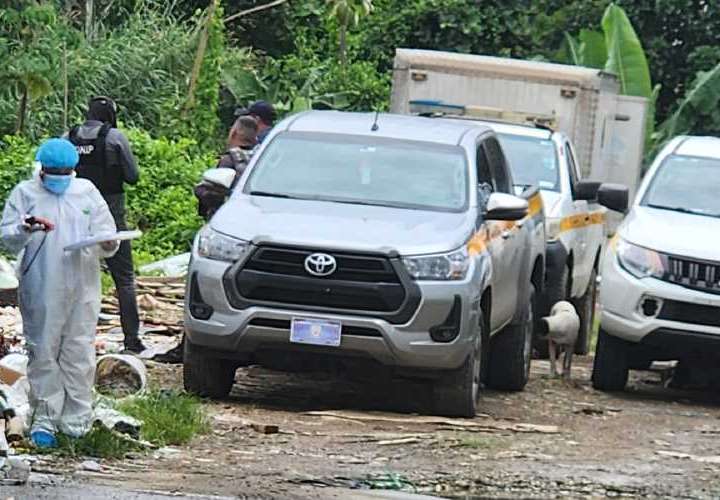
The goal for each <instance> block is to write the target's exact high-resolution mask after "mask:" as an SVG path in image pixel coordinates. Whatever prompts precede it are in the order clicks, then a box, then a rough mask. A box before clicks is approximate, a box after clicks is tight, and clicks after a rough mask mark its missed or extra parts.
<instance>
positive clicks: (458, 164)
mask: <svg viewBox="0 0 720 500" xmlns="http://www.w3.org/2000/svg"><path fill="white" fill-rule="evenodd" d="M468 189H469V187H468V175H467V162H466V156H465V153H464V150H463V149H462V148H460V147H459V146H446V145H442V144H428V143H422V142H416V141H401V140H394V139H387V138H375V137H365V136H350V135H341V134H317V133H300V132H293V133H284V134H281V135H278V136H277V137H276V138H275V139H274V140H273V141H272V142H271V143H270V145H269V146H268V148H267V149H266V150H265V152H264V153H263V155H262V156H261V157H260V158H259V159H258V163H257V164H256V165H255V167H254V168H253V172H252V174H251V176H250V179H249V180H248V182H247V183H246V185H245V187H244V190H243V191H244V192H245V193H250V194H252V193H254V192H257V193H258V195H264V196H277V197H291V198H300V199H312V200H319V201H328V202H339V203H356V204H366V205H381V206H391V207H399V208H417V209H429V210H445V211H460V210H462V209H464V208H465V207H466V205H467V200H468ZM260 193H261V194H260Z"/></svg>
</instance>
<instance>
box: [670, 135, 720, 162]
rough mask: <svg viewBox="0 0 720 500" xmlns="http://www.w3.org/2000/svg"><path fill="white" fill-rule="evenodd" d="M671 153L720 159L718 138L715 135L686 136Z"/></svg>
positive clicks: (719, 140) (719, 139) (719, 141)
mask: <svg viewBox="0 0 720 500" xmlns="http://www.w3.org/2000/svg"><path fill="white" fill-rule="evenodd" d="M673 154H676V155H684V156H702V157H704V158H718V159H720V138H717V137H697V136H694V137H693V136H691V137H686V138H685V140H683V141H682V142H681V143H680V144H679V145H678V147H677V148H675V151H674V152H673Z"/></svg>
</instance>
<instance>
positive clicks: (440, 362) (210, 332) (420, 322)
mask: <svg viewBox="0 0 720 500" xmlns="http://www.w3.org/2000/svg"><path fill="white" fill-rule="evenodd" d="M230 267H231V266H230V265H229V264H228V263H224V262H218V261H213V260H209V259H203V258H198V257H197V256H196V255H195V256H194V258H193V262H192V263H191V265H190V270H189V276H190V278H191V279H190V280H189V282H191V281H192V279H195V280H196V282H197V286H198V289H199V290H200V292H201V295H202V301H203V302H204V303H205V304H207V305H209V306H210V307H211V308H212V311H213V312H212V315H211V316H210V317H209V319H207V320H200V319H197V318H195V317H193V316H192V314H190V307H189V301H190V300H191V295H192V294H191V293H189V292H190V290H189V289H188V293H187V294H186V307H185V330H186V334H187V336H188V339H189V341H190V342H191V344H192V345H193V346H194V347H196V348H201V349H206V350H210V351H212V352H213V353H214V354H213V355H215V356H217V357H227V358H236V359H243V360H247V361H249V362H252V360H253V357H254V354H255V353H257V352H259V351H264V350H268V351H270V350H272V351H290V352H307V353H320V354H324V355H330V356H344V357H360V358H368V359H372V360H374V361H377V362H380V363H381V364H383V365H386V366H391V367H401V368H408V369H419V370H447V369H455V368H457V367H459V366H460V365H462V363H463V362H464V361H465V359H466V357H467V355H468V353H469V352H470V350H471V348H472V346H473V341H474V335H475V334H476V332H477V328H476V325H478V323H479V314H480V298H481V295H480V287H479V285H478V283H480V282H481V279H480V278H479V277H478V276H474V275H473V274H472V273H471V274H470V275H469V276H468V278H467V279H466V280H465V281H458V282H451V283H450V282H426V283H418V286H419V288H420V295H421V297H420V301H419V304H418V306H417V308H416V310H415V312H414V313H413V314H412V317H410V319H409V320H407V321H406V322H405V323H402V324H393V323H390V322H389V321H388V320H387V319H383V318H379V317H372V316H366V315H362V314H347V313H342V314H338V313H334V312H333V313H329V312H318V311H311V310H303V309H302V308H301V307H296V306H289V305H277V306H274V305H273V306H268V305H267V304H262V305H261V304H255V305H253V304H248V305H247V306H246V307H243V308H242V309H239V308H235V307H233V306H232V305H231V303H230V302H229V300H228V294H227V293H226V289H225V286H226V285H225V283H226V273H227V272H228V270H229V269H230ZM458 297H459V299H460V303H461V312H460V327H459V334H458V336H457V337H456V338H455V339H454V340H453V341H451V342H435V341H433V340H432V339H431V337H430V334H429V331H430V329H431V328H432V327H434V326H437V325H439V324H440V323H443V321H444V320H445V319H446V318H447V317H448V315H449V314H450V312H451V310H452V309H453V305H454V304H455V301H456V298H458ZM296 317H306V318H317V319H327V320H333V321H340V322H341V323H342V325H343V327H344V330H343V333H342V340H341V344H340V346H339V347H318V346H308V345H304V344H294V343H291V342H290V332H289V325H290V322H291V321H292V319H293V318H296Z"/></svg>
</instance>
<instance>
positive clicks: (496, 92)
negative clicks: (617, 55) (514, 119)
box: [390, 49, 647, 194]
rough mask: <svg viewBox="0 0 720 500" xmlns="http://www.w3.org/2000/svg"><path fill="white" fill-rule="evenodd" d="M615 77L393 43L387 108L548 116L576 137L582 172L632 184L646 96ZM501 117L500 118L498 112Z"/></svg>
mask: <svg viewBox="0 0 720 500" xmlns="http://www.w3.org/2000/svg"><path fill="white" fill-rule="evenodd" d="M618 90H619V85H618V81H617V78H616V77H615V76H614V75H612V74H609V73H605V72H603V71H599V70H596V69H591V68H583V67H579V66H568V65H562V64H551V63H544V62H536V61H523V60H517V59H506V58H499V57H489V56H479V55H469V54H457V53H451V52H438V51H431V50H414V49H397V51H396V56H395V64H394V71H393V85H392V95H391V104H390V110H391V112H394V113H401V114H408V113H410V112H411V110H410V103H411V102H412V101H423V100H425V101H430V100H434V101H441V102H442V103H446V104H447V106H448V107H449V109H452V108H453V107H460V106H466V107H475V108H478V109H484V110H488V109H495V110H498V113H500V111H503V112H504V114H505V115H537V116H544V117H552V123H553V125H554V126H556V127H557V129H558V130H560V131H562V132H564V133H566V134H567V135H568V136H569V137H570V138H571V140H572V141H573V143H574V145H575V149H576V152H577V155H578V158H579V161H580V164H581V168H582V173H583V176H584V177H587V178H592V179H595V180H599V181H604V182H617V183H621V184H625V185H627V186H628V187H629V188H630V192H631V194H632V193H633V192H634V190H635V187H636V185H637V183H638V181H639V178H640V168H641V161H642V156H643V148H644V137H645V116H646V108H647V101H646V100H645V99H642V98H634V97H633V98H631V97H627V96H620V95H618ZM499 119H501V120H502V117H500V118H499Z"/></svg>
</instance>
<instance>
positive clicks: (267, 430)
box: [250, 424, 280, 434]
mask: <svg viewBox="0 0 720 500" xmlns="http://www.w3.org/2000/svg"><path fill="white" fill-rule="evenodd" d="M250 427H252V429H253V430H254V431H257V432H259V433H260V434H277V433H278V432H280V427H279V426H277V425H272V424H250Z"/></svg>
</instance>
